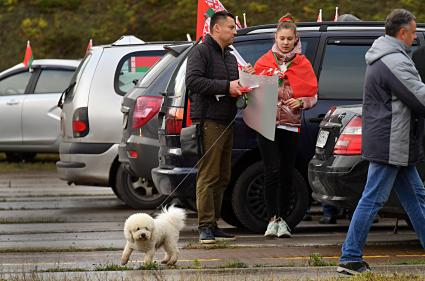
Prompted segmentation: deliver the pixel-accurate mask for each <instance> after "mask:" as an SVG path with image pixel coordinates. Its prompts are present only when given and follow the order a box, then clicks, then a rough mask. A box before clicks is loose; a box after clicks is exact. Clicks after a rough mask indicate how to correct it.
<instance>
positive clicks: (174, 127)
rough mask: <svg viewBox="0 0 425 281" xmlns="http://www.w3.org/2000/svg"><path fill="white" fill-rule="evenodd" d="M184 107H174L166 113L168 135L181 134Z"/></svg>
mask: <svg viewBox="0 0 425 281" xmlns="http://www.w3.org/2000/svg"><path fill="white" fill-rule="evenodd" d="M183 115H184V108H176V107H172V108H169V109H168V112H167V114H166V115H165V132H166V133H167V134H168V135H179V134H180V132H181V130H182V125H183Z"/></svg>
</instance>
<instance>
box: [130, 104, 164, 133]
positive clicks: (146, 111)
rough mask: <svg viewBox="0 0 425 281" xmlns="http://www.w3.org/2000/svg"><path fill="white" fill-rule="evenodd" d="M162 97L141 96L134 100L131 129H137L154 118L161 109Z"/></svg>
mask: <svg viewBox="0 0 425 281" xmlns="http://www.w3.org/2000/svg"><path fill="white" fill-rule="evenodd" d="M161 104H162V97H159V96H156V97H152V96H142V97H138V98H137V100H136V105H135V106H134V111H133V122H132V128H133V129H138V128H140V127H142V126H143V125H145V124H146V123H147V122H149V120H151V119H152V117H154V116H155V115H156V114H157V113H158V111H159V109H160V108H161Z"/></svg>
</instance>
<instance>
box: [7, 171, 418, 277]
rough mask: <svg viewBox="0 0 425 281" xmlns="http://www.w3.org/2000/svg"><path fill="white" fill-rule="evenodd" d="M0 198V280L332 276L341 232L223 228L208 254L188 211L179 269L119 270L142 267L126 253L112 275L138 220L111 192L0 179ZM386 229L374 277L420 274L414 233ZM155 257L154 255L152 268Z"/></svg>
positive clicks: (369, 252) (45, 179)
mask: <svg viewBox="0 0 425 281" xmlns="http://www.w3.org/2000/svg"><path fill="white" fill-rule="evenodd" d="M0 194H1V197H0V279H1V278H2V277H3V278H5V277H10V276H12V275H16V274H17V275H19V276H24V275H31V274H37V275H39V276H49V278H50V277H52V276H53V277H55V278H56V277H57V278H59V280H60V279H61V278H63V276H66V274H68V276H69V275H70V274H71V276H74V277H76V276H80V275H83V276H91V277H90V278H88V280H92V279H93V278H100V279H99V280H106V279H109V280H113V279H114V278H117V279H119V280H122V279H128V280H150V279H149V278H153V279H152V280H157V279H158V274H160V275H163V276H166V279H165V280H179V279H178V278H180V279H181V277H182V276H186V277H187V276H195V277H196V276H197V275H199V274H207V275H209V276H221V277H223V278H224V277H225V276H228V279H222V280H234V279H232V278H233V277H231V276H241V275H242V276H245V277H246V280H272V279H273V278H271V276H273V274H275V276H284V277H285V278H289V279H288V280H291V278H292V277H291V276H293V277H294V278H295V277H296V278H297V280H303V278H310V277H312V276H313V277H317V276H323V277H326V276H335V275H336V274H335V268H336V267H335V265H336V264H337V261H338V256H339V254H340V248H341V243H342V242H343V240H344V238H345V234H346V231H347V227H348V223H349V221H348V220H339V221H338V224H336V225H320V224H318V219H319V217H320V208H319V207H318V206H316V207H314V208H313V221H311V222H302V223H301V224H300V225H299V226H298V227H297V228H296V229H295V230H294V233H293V237H292V238H288V239H273V240H268V239H265V238H264V237H263V236H262V235H259V234H252V233H249V232H247V231H245V230H242V229H236V228H234V227H232V226H230V225H228V224H226V223H224V222H221V224H220V226H221V227H223V228H224V229H226V230H227V231H229V232H232V233H234V234H236V236H237V240H236V241H234V242H230V243H220V244H217V245H216V246H212V247H208V246H203V245H200V244H199V243H198V242H197V238H198V234H197V230H196V226H197V221H196V214H195V213H193V212H190V211H188V217H189V218H188V220H187V223H186V224H187V226H186V228H185V229H184V230H183V231H182V233H181V239H180V241H179V246H180V248H181V253H180V257H179V261H178V263H177V267H175V268H172V269H168V268H166V267H164V266H162V265H161V266H158V268H159V269H160V270H149V271H147V270H142V271H141V270H125V269H137V268H140V267H141V266H142V260H143V254H141V253H138V252H134V253H133V255H132V256H131V259H130V263H129V265H128V268H122V267H119V263H120V256H121V252H122V249H123V247H124V244H125V240H124V236H123V230H122V229H123V225H124V221H125V219H126V218H127V217H128V216H129V215H131V214H133V213H135V212H139V211H141V210H132V209H129V208H128V207H126V206H125V205H124V204H123V203H122V202H121V201H120V200H118V199H117V198H116V197H115V195H114V194H113V192H112V191H111V190H110V188H103V187H88V186H75V185H71V186H68V185H67V184H66V183H65V182H63V181H61V180H59V179H58V178H57V175H56V173H55V172H31V173H30V172H26V173H7V174H2V175H0ZM145 212H150V211H145ZM394 225H395V219H385V218H381V220H380V221H379V222H378V223H377V224H374V226H373V227H372V230H371V232H370V235H369V238H368V244H367V247H366V249H365V259H366V260H367V261H368V262H369V263H370V264H371V267H372V269H373V270H374V271H378V272H386V273H391V272H408V273H423V272H425V267H423V266H422V264H425V253H424V251H423V249H422V248H421V246H420V244H419V242H418V240H417V238H416V235H415V233H414V232H413V231H411V230H410V229H409V228H408V226H407V225H406V224H405V223H404V221H400V222H399V229H398V232H397V233H396V234H395V233H394ZM162 255H163V252H162V251H161V250H159V251H158V252H157V253H156V255H155V259H156V260H160V259H161V258H162ZM408 264H410V265H408ZM84 274H85V275H84ZM105 274H106V275H105ZM108 274H109V275H108ZM105 276H106V277H105ZM140 276H144V277H143V278H146V279H140V278H141V277H140ZM155 276H156V277H155ZM24 277H25V276H24ZM221 277H220V278H221ZM105 278H106V279H105ZM138 278H139V279H138ZM155 278H156V279H155ZM173 278H174V279H173ZM226 278H227V277H226ZM255 278H257V279H255ZM261 278H262V279H261ZM214 280H215V279H214Z"/></svg>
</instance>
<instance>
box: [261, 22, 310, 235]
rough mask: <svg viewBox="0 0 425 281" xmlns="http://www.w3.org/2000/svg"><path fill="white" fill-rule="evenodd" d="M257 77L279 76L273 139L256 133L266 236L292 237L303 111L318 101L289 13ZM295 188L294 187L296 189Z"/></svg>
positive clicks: (280, 26) (262, 58) (263, 57)
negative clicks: (290, 211)
mask: <svg viewBox="0 0 425 281" xmlns="http://www.w3.org/2000/svg"><path fill="white" fill-rule="evenodd" d="M254 70H255V74H257V75H267V76H272V75H277V76H278V77H279V87H278V102H277V108H276V132H275V140H274V141H270V140H268V139H266V138H265V137H263V136H262V135H260V134H258V137H257V141H258V146H259V148H260V153H261V156H262V159H263V162H264V185H265V186H264V190H265V200H266V209H267V216H268V219H269V224H268V226H267V230H266V232H265V234H264V236H265V237H268V238H273V237H291V232H290V229H289V227H288V225H287V224H286V222H285V217H286V214H285V210H286V207H287V205H288V196H287V195H288V194H289V190H290V187H291V185H292V176H293V170H294V169H295V158H296V153H297V145H298V139H299V133H300V128H301V112H302V110H305V109H309V108H311V107H313V106H314V105H315V104H316V102H317V79H316V75H315V74H314V71H313V68H312V66H311V63H310V62H309V61H308V59H307V58H306V57H305V56H304V55H302V54H301V41H300V38H299V36H298V34H297V27H296V25H295V23H294V20H293V18H292V16H291V15H290V14H287V15H285V16H283V17H282V18H281V19H280V20H279V24H278V26H277V30H276V34H275V43H274V45H273V47H272V49H271V50H270V51H268V52H267V53H266V54H265V55H263V56H262V57H261V58H260V59H259V60H258V61H257V63H256V64H255V66H254ZM295 188H296V187H295Z"/></svg>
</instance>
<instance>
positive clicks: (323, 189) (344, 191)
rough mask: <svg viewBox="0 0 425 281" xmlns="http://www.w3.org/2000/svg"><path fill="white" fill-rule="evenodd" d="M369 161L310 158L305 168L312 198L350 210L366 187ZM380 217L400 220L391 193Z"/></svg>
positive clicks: (399, 209)
mask: <svg viewBox="0 0 425 281" xmlns="http://www.w3.org/2000/svg"><path fill="white" fill-rule="evenodd" d="M368 167H369V162H367V161H365V160H363V159H362V158H361V156H341V155H337V156H334V157H331V158H330V159H328V160H325V161H323V160H318V159H316V158H313V159H312V160H311V161H310V163H309V166H308V180H309V183H310V186H311V188H312V191H313V193H312V196H313V198H314V199H316V200H318V201H320V202H322V203H325V204H330V205H333V206H336V207H339V208H346V209H350V210H354V209H355V208H356V206H357V203H358V201H359V200H360V197H361V195H362V192H363V190H364V186H365V184H366V179H367V172H368ZM380 213H381V214H383V215H389V216H397V217H403V216H404V214H405V212H404V210H403V208H402V207H401V205H400V203H399V200H398V198H397V196H396V194H395V192H391V194H390V197H389V199H388V201H387V203H386V204H385V205H384V207H383V208H382V210H381V212H380Z"/></svg>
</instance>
